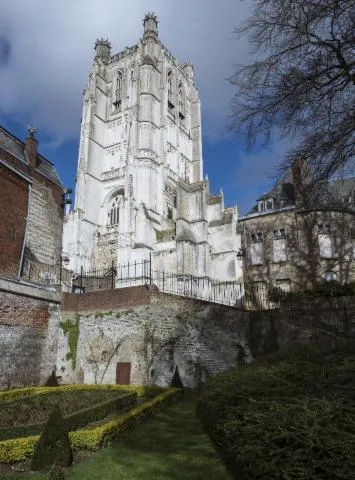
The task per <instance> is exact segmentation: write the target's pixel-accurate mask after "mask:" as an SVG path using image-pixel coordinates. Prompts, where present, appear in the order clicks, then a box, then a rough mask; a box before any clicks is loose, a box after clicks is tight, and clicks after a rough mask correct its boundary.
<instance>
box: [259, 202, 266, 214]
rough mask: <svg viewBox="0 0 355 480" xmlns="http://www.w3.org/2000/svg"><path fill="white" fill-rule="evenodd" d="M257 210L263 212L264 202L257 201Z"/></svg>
mask: <svg viewBox="0 0 355 480" xmlns="http://www.w3.org/2000/svg"><path fill="white" fill-rule="evenodd" d="M258 212H265V202H258Z"/></svg>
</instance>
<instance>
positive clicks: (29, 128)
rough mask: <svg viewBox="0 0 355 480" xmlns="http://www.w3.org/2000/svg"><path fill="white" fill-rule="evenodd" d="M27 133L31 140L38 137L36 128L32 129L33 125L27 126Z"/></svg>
mask: <svg viewBox="0 0 355 480" xmlns="http://www.w3.org/2000/svg"><path fill="white" fill-rule="evenodd" d="M27 131H28V134H29V136H30V137H31V138H34V137H35V136H36V133H37V128H36V127H31V125H28V126H27Z"/></svg>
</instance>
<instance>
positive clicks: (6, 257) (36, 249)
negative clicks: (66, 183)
mask: <svg viewBox="0 0 355 480" xmlns="http://www.w3.org/2000/svg"><path fill="white" fill-rule="evenodd" d="M37 143H38V142H37V140H36V138H35V135H34V131H33V130H31V131H30V134H29V136H28V138H27V139H26V141H25V142H22V141H21V140H19V139H18V138H16V137H15V136H14V135H12V134H11V133H10V132H8V131H7V130H5V129H4V128H1V127H0V277H6V278H12V279H19V278H20V276H21V272H22V271H23V267H24V262H26V261H27V262H28V261H32V262H33V263H44V264H49V265H53V266H54V265H58V263H60V259H61V248H62V229H63V198H64V197H63V194H64V188H63V185H62V183H61V181H60V179H59V176H58V174H57V172H56V170H55V168H54V166H53V164H52V163H51V162H49V161H48V160H47V159H46V158H44V157H43V156H42V155H40V154H39V153H38V152H37Z"/></svg>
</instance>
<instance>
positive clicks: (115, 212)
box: [107, 191, 123, 225]
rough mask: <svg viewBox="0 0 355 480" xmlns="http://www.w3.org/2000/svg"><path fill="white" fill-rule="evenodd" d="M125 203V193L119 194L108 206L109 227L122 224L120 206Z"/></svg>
mask: <svg viewBox="0 0 355 480" xmlns="http://www.w3.org/2000/svg"><path fill="white" fill-rule="evenodd" d="M122 201H123V192H122V191H121V192H119V193H117V194H116V195H115V196H114V197H113V199H112V201H111V202H110V204H109V206H108V213H107V225H118V224H119V223H120V206H121V203H122Z"/></svg>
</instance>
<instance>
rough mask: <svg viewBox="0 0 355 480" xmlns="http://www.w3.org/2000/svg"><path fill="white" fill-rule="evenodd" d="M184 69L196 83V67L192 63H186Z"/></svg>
mask: <svg viewBox="0 0 355 480" xmlns="http://www.w3.org/2000/svg"><path fill="white" fill-rule="evenodd" d="M182 68H183V69H184V71H185V73H186V75H187V76H188V77H189V79H190V80H191V81H192V82H193V81H194V67H193V65H192V62H186V63H184V64H183V65H182Z"/></svg>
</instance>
